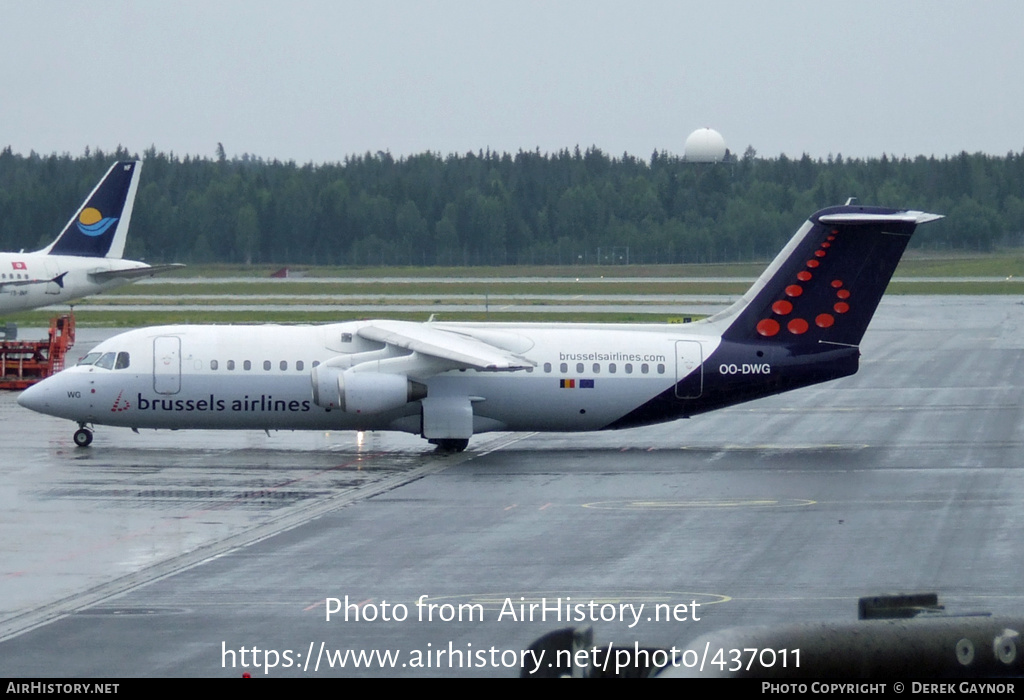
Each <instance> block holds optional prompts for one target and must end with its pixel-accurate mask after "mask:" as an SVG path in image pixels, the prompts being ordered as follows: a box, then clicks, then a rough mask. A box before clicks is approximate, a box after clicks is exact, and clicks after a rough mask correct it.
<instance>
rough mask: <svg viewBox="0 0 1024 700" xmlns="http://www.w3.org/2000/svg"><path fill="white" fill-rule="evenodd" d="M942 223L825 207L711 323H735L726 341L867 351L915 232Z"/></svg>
mask: <svg viewBox="0 0 1024 700" xmlns="http://www.w3.org/2000/svg"><path fill="white" fill-rule="evenodd" d="M941 218H942V217H941V216H938V215H936V214H928V213H925V212H921V211H901V210H896V209H884V208H881V207H862V206H841V207H831V208H828V209H823V210H821V211H819V212H817V213H816V214H814V215H813V216H811V218H810V219H809V220H808V221H807V222H806V223H805V224H804V225H803V226H802V227H801V228H800V230H799V231H797V233H796V235H794V236H793V238H792V239H791V240H790V241H789V243H788V244H787V245H786V247H785V248H783V250H782V252H781V253H779V255H778V256H777V257H776V258H775V260H774V261H773V262H772V264H771V265H769V266H768V269H766V270H765V271H764V273H763V274H762V275H761V277H759V278H758V280H757V281H756V282H755V283H754V285H753V286H752V287H751V288H750V289H749V290H748V291H747V293H746V294H744V295H743V297H742V298H741V299H740V300H739V301H738V302H736V303H735V304H734V305H733V306H731V307H729V308H728V309H726V310H725V311H723V312H721V313H720V314H717V315H716V316H713V317H712V318H711V319H709V321H711V322H720V323H723V324H728V327H727V328H726V330H725V331H724V332H723V333H722V337H723V339H726V340H734V341H741V342H742V341H750V340H758V341H763V342H779V343H782V344H787V345H793V344H807V343H831V344H838V345H851V346H856V345H859V344H860V341H861V338H862V337H863V336H864V331H865V330H867V327H868V323H869V322H870V321H871V317H872V316H873V315H874V313H875V309H876V308H877V307H878V302H879V301H880V300H881V298H882V294H883V293H884V292H885V288H886V286H888V284H889V280H890V279H891V278H892V274H893V271H894V270H895V269H896V265H897V264H898V263H899V261H900V257H901V256H902V255H903V251H904V250H905V249H906V247H907V243H908V242H909V241H910V236H911V235H912V234H913V233H914V229H915V228H917V226H918V225H919V224H924V223H928V222H929V221H935V220H936V219H941Z"/></svg>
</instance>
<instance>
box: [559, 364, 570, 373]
mask: <svg viewBox="0 0 1024 700" xmlns="http://www.w3.org/2000/svg"><path fill="white" fill-rule="evenodd" d="M558 369H559V370H561V372H562V374H569V365H568V364H566V363H565V362H563V363H562V364H561V365H559V367H558Z"/></svg>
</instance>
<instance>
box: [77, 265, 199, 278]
mask: <svg viewBox="0 0 1024 700" xmlns="http://www.w3.org/2000/svg"><path fill="white" fill-rule="evenodd" d="M181 267H185V266H184V265H183V264H181V263H170V264H168V265H147V266H145V267H131V268H128V269H125V270H100V271H98V272H90V273H89V276H90V277H92V278H93V279H95V280H96V281H97V282H106V281H107V280H113V279H120V280H137V279H141V278H143V277H153V276H155V275H159V274H161V273H163V272H169V271H171V270H177V269H178V268H181Z"/></svg>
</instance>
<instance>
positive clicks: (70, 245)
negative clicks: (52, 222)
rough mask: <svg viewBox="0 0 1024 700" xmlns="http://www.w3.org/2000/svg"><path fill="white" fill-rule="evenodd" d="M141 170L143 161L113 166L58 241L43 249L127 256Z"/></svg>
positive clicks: (67, 252) (102, 255) (99, 255)
mask: <svg viewBox="0 0 1024 700" xmlns="http://www.w3.org/2000/svg"><path fill="white" fill-rule="evenodd" d="M141 170H142V163H141V162H140V161H122V162H117V163H114V164H113V165H112V166H110V170H108V171H107V174H106V175H104V176H103V179H102V180H100V184H98V185H96V188H95V189H94V190H93V191H92V192H90V193H89V196H88V197H86V198H85V201H84V202H83V203H82V206H80V207H79V208H78V211H76V212H75V215H74V216H72V217H71V220H70V221H68V223H67V225H66V226H65V227H64V230H63V231H61V233H60V236H58V237H57V240H55V241H54V242H53V243H51V244H50V245H49V246H47V247H46V248H44V249H43V250H41V251H39V252H40V253H46V254H49V255H77V256H82V257H90V258H120V257H121V256H122V255H124V244H125V239H126V238H127V237H128V226H129V224H130V223H131V218H132V206H133V205H134V203H135V193H136V191H137V190H138V187H139V172H140V171H141Z"/></svg>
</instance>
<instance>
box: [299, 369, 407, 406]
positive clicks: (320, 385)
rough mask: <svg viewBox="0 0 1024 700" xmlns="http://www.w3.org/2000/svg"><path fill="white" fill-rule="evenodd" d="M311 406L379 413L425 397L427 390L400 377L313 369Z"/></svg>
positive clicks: (398, 375) (348, 370)
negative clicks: (312, 404) (313, 404)
mask: <svg viewBox="0 0 1024 700" xmlns="http://www.w3.org/2000/svg"><path fill="white" fill-rule="evenodd" d="M311 378H312V380H313V403H315V404H316V405H317V406H322V407H323V408H328V409H330V408H340V409H341V410H342V411H345V412H346V413H381V412H383V411H387V410H390V409H392V408H400V407H401V406H404V405H405V404H407V403H411V402H412V401H419V400H420V399H423V398H426V396H427V387H426V385H424V384H421V383H419V382H416V381H413V380H411V379H409V378H408V377H406V376H405V375H403V374H384V373H381V372H356V371H354V370H352V369H346V370H339V369H336V368H332V367H324V366H319V367H314V368H313V371H312V374H311Z"/></svg>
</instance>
